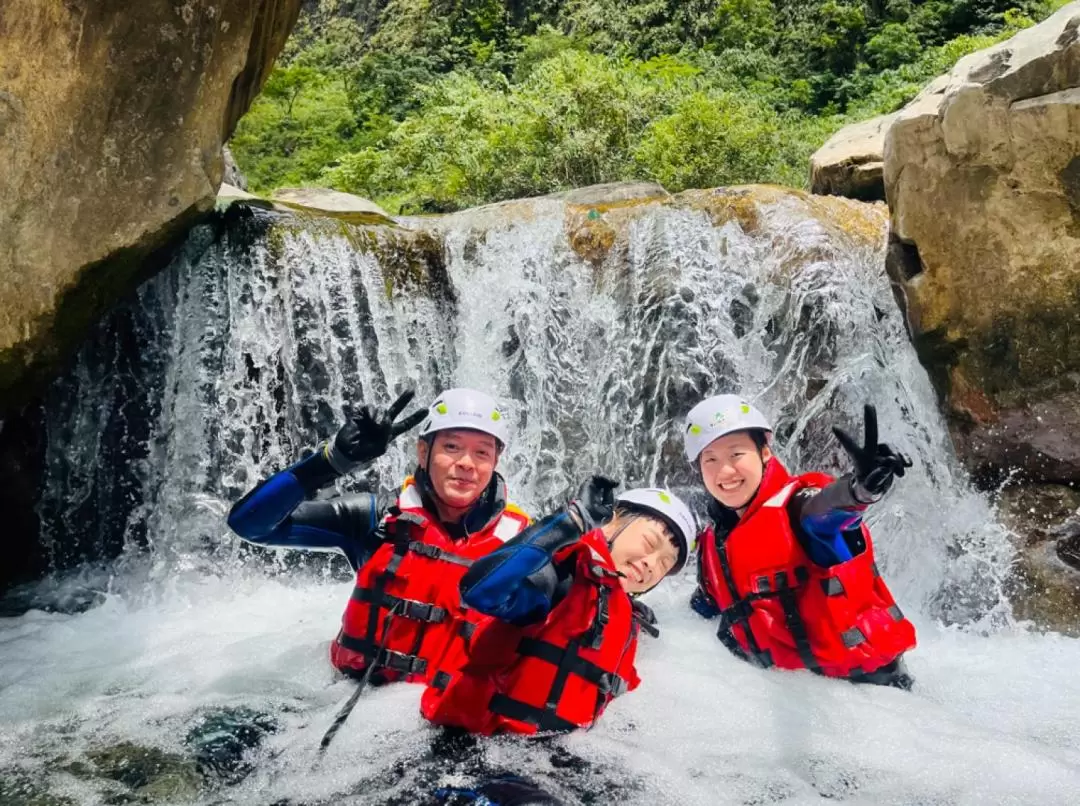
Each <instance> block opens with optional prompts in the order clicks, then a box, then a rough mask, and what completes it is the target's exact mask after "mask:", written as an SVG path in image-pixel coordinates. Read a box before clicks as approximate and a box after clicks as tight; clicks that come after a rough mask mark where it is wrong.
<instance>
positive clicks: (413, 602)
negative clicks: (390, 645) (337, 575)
mask: <svg viewBox="0 0 1080 806" xmlns="http://www.w3.org/2000/svg"><path fill="white" fill-rule="evenodd" d="M350 598H351V599H352V600H353V601H354V602H364V603H365V604H371V605H375V606H376V607H382V608H384V609H390V608H396V613H397V615H399V616H404V617H405V618H407V619H412V620H413V621H424V622H428V623H429V624H440V623H442V622H443V621H446V618H447V616H449V615H450V614H449V613H448V612H447V611H446V610H445V609H444V608H442V607H437V606H436V605H433V604H431V603H430V602H421V601H419V600H418V599H403V598H401V597H400V596H394V594H392V593H386V592H385V591H384V590H382V589H381V588H353V592H352V596H351V597H350Z"/></svg>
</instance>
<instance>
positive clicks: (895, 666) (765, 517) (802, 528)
mask: <svg viewBox="0 0 1080 806" xmlns="http://www.w3.org/2000/svg"><path fill="white" fill-rule="evenodd" d="M865 415H866V435H865V440H864V444H863V446H861V447H860V446H859V445H858V444H857V443H856V441H855V440H854V439H852V438H851V437H850V436H849V435H848V434H846V433H845V432H843V431H841V430H840V429H836V428H834V429H833V430H834V432H835V434H836V436H837V438H838V439H839V440H840V444H841V445H842V446H843V447H844V449H845V450H846V451H847V452H848V454H850V455H851V457H852V459H853V460H854V463H855V471H854V473H850V474H848V475H845V476H842V477H841V478H839V479H835V480H834V479H833V478H832V477H831V476H827V475H825V474H823V473H806V474H803V475H801V476H792V475H790V474H789V473H788V471H787V470H786V469H785V468H784V466H783V465H782V464H781V463H780V460H779V459H777V458H776V456H775V455H773V453H772V451H771V450H770V448H769V440H770V437H771V435H772V428H771V427H770V425H769V423H768V421H767V420H766V419H765V417H764V415H762V414H761V412H759V411H758V410H757V409H755V408H754V407H753V406H751V405H750V404H749V403H748V402H746V401H745V400H744V399H742V398H741V397H738V396H736V395H718V396H716V397H711V398H709V399H708V400H705V401H703V402H701V403H699V404H698V405H697V406H695V407H694V408H693V409H692V410H691V412H690V414H689V415H688V417H687V424H686V429H685V433H684V438H685V444H686V456H687V458H688V459H689V460H690V462H691V463H692V464H694V465H695V467H696V468H697V469H698V470H699V471H700V473H701V477H702V480H703V481H704V483H705V487H706V489H707V490H708V491H709V494H710V495H711V496H712V499H713V500H712V502H711V503H710V507H709V514H710V517H711V520H712V523H711V524H710V525H709V526H708V527H707V528H706V530H705V532H704V533H703V534H702V536H701V538H700V540H699V544H698V582H699V586H698V589H697V591H696V592H695V593H694V596H693V597H692V599H691V606H692V607H693V608H694V609H695V610H696V611H697V612H698V613H700V614H701V615H703V616H705V617H707V618H713V617H716V616H719V617H720V623H719V627H718V630H717V636H718V637H719V638H720V640H721V641H722V642H723V643H724V645H725V646H726V647H727V648H728V649H729V650H731V651H732V652H733V653H734V654H736V655H737V656H739V657H741V658H744V659H745V660H748V661H750V662H751V663H754V664H756V665H759V666H762V667H770V666H776V667H778V668H781V669H810V670H811V671H813V672H815V673H818V674H823V675H826V676H829V677H842V678H846V679H848V680H852V681H854V682H865V683H876V684H879V685H890V686H896V687H898V688H904V689H909V688H910V687H911V685H912V682H913V681H912V678H911V676H910V675H909V674H908V673H907V671H906V669H905V667H904V664H903V661H902V658H901V655H902V654H903V653H904V652H906V651H907V650H909V649H911V648H912V647H914V646H915V628H914V627H913V626H912V625H911V622H909V621H908V620H907V619H906V618H904V617H903V614H902V613H901V612H900V608H899V607H897V605H896V602H895V601H894V600H893V597H892V594H891V593H890V592H889V589H888V587H887V586H886V585H885V582H884V580H883V579H882V578H881V575H880V573H879V571H878V566H877V564H876V563H875V562H874V547H873V543H872V541H871V538H870V532H869V531H868V530H867V528H866V527H865V526H864V525H863V523H862V517H863V513H864V512H865V510H866V508H867V506H868V505H870V504H872V503H874V502H876V501H878V500H880V499H881V497H882V496H883V495H884V494H885V493H886V492H887V491H888V489H889V488H890V486H891V485H892V482H893V478H894V477H896V476H903V475H904V469H905V468H907V467H910V466H911V462H910V461H909V460H908V459H906V458H905V457H904V456H903V455H902V454H900V453H897V452H896V451H894V450H892V449H891V448H889V446H888V445H885V444H883V443H878V438H877V414H876V412H875V410H874V407H873V406H869V405H868V406H866V410H865Z"/></svg>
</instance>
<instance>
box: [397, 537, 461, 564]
mask: <svg viewBox="0 0 1080 806" xmlns="http://www.w3.org/2000/svg"><path fill="white" fill-rule="evenodd" d="M409 551H411V552H412V553H413V554H419V555H420V556H421V557H427V558H429V559H432V560H442V561H443V562H447V563H453V564H454V565H461V566H464V567H465V568H468V567H470V566H471V565H472V564H473V561H472V560H470V559H468V558H467V557H460V556H458V555H457V554H451V553H450V552H449V551H446V550H445V549H441V548H439V547H438V546H432V545H430V544H428V543H421V542H419V541H417V540H414V541H412V542H410V543H409Z"/></svg>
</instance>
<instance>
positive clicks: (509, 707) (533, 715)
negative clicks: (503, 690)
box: [488, 694, 578, 733]
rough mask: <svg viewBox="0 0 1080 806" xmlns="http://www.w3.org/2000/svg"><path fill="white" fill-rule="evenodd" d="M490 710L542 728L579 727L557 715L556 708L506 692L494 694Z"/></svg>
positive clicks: (555, 730) (563, 730) (564, 729)
mask: <svg viewBox="0 0 1080 806" xmlns="http://www.w3.org/2000/svg"><path fill="white" fill-rule="evenodd" d="M488 710H489V711H491V712H492V713H493V714H498V715H499V716H505V717H507V718H509V719H516V720H517V721H518V722H526V723H528V724H530V725H535V726H536V727H537V728H539V729H540V730H545V731H552V732H559V733H569V732H570V731H573V730H577V729H578V726H577V725H575V724H574V723H573V722H571V721H570V720H568V719H563V718H562V717H561V716H557V715H556V714H555V712H554V710H550V711H549V710H547V709H546V708H537V707H536V706H534V705H529V704H528V703H524V702H521V700H515V699H514V698H513V697H508V696H507V695H505V694H493V695H492V697H491V702H489V703H488Z"/></svg>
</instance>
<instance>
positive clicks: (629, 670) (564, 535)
mask: <svg viewBox="0 0 1080 806" xmlns="http://www.w3.org/2000/svg"><path fill="white" fill-rule="evenodd" d="M616 485H617V482H612V481H611V480H609V479H606V478H603V477H602V476H595V477H593V478H592V479H591V480H590V481H588V482H586V483H585V485H583V487H582V489H581V492H580V494H579V497H578V498H577V499H576V500H575V501H573V502H571V504H570V505H569V506H568V507H567V508H566V509H565V510H563V511H561V512H559V513H557V514H555V515H551V516H549V517H547V518H544V519H543V520H541V521H539V522H538V523H536V524H534V525H532V526H530V527H529V528H528V529H526V530H525V531H524V532H522V533H521V534H519V535H518V536H517V537H515V538H514V539H513V540H511V541H510V542H508V543H507V544H506V545H505V546H503V547H502V548H500V549H498V550H497V551H495V552H493V553H492V554H489V555H487V556H486V557H484V558H482V559H480V560H477V561H476V562H475V563H473V565H472V567H471V568H470V569H469V570H468V572H466V574H465V576H464V577H463V578H462V580H461V596H462V599H463V601H464V602H465V604H466V605H467V606H468V607H470V608H473V609H475V610H476V611H479V612H481V613H485V614H487V616H488V617H487V618H486V619H482V620H480V621H479V622H478V625H477V628H476V630H475V632H474V634H473V635H472V637H471V639H470V642H469V645H468V660H467V662H465V663H464V665H462V664H461V663H456V664H451V666H450V668H449V669H441V670H440V671H439V673H437V674H436V675H435V676H434V678H433V680H432V683H431V685H429V686H428V688H427V689H426V690H425V691H424V695H423V698H422V700H421V712H422V713H423V715H424V716H425V717H426V718H427V719H429V720H430V721H432V722H434V723H435V724H438V725H448V726H455V727H458V728H464V729H465V730H468V731H470V732H472V733H480V734H485V735H490V734H495V733H537V732H539V731H565V730H573V729H575V728H583V727H589V726H591V725H592V724H593V722H595V720H596V719H597V718H598V717H599V716H600V714H601V713H602V712H603V710H604V708H605V707H606V706H607V704H608V703H609V702H611V700H612V699H614V698H615V697H616V696H618V695H619V694H622V693H623V692H625V691H630V690H632V689H634V688H635V687H636V686H637V685H638V683H639V679H638V676H637V672H636V671H635V669H634V656H635V654H636V652H637V635H638V630H639V629H640V628H641V627H642V626H644V627H645V629H646V630H647V631H649V632H651V633H652V634H654V635H656V634H658V632H657V631H656V629H655V627H654V626H653V625H654V623H655V619H653V618H652V614H651V611H649V609H648V608H647V607H646V606H644V605H642V604H640V603H639V602H636V601H635V600H633V599H632V598H631V596H633V595H635V594H639V593H644V592H645V591H648V590H650V589H651V588H653V587H654V586H656V585H657V584H658V583H659V582H660V581H661V580H662V579H663V578H664V577H665V576H667V575H668V574H671V573H674V572H677V571H678V570H679V569H681V568H682V567H683V565H684V564H685V563H686V558H687V556H688V554H689V547H690V541H691V540H692V538H693V536H694V534H695V532H696V526H695V523H694V518H693V515H692V514H691V512H690V510H689V509H688V508H687V506H686V504H684V503H683V502H682V501H680V500H679V499H678V498H677V497H676V496H675V495H674V494H673V493H671V492H669V491H668V490H663V489H657V488H648V489H638V490H630V491H628V492H625V493H623V494H622V495H620V496H619V497H618V498H617V499H616V498H615V497H614V496H613V489H614V487H615V486H616ZM455 667H458V668H455Z"/></svg>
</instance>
